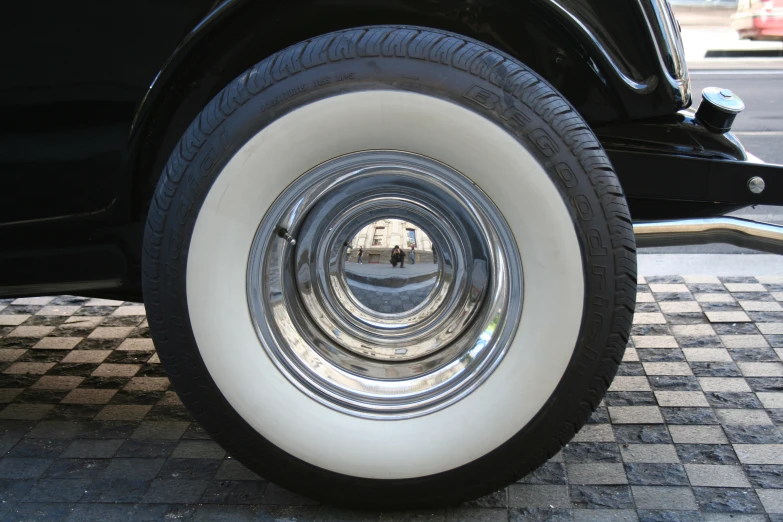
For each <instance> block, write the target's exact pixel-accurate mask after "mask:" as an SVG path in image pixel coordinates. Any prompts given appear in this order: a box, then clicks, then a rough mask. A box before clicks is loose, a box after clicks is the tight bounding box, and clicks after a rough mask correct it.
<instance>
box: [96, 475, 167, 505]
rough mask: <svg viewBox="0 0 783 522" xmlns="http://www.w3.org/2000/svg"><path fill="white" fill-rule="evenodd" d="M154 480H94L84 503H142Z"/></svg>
mask: <svg viewBox="0 0 783 522" xmlns="http://www.w3.org/2000/svg"><path fill="white" fill-rule="evenodd" d="M151 484H152V480H144V479H132V478H101V479H98V480H93V481H92V484H90V486H89V488H88V489H87V490H86V491H85V492H84V497H83V498H82V500H81V501H82V502H102V503H123V504H134V503H136V502H140V501H141V499H142V498H143V497H144V494H145V493H146V492H147V490H148V489H149V487H150V485H151Z"/></svg>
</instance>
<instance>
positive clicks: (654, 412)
mask: <svg viewBox="0 0 783 522" xmlns="http://www.w3.org/2000/svg"><path fill="white" fill-rule="evenodd" d="M661 364H663V363H661ZM609 416H610V417H611V419H612V422H614V423H615V424H663V417H662V416H661V411H660V410H659V409H658V407H657V406H610V407H609Z"/></svg>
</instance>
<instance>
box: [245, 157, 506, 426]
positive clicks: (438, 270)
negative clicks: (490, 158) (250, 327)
mask: <svg viewBox="0 0 783 522" xmlns="http://www.w3.org/2000/svg"><path fill="white" fill-rule="evenodd" d="M379 222H385V223H387V224H392V223H394V224H396V225H400V224H402V223H405V224H408V225H406V226H411V227H413V228H411V230H412V231H413V230H419V231H421V232H420V234H422V235H423V236H425V237H426V238H427V239H428V241H429V242H431V245H432V249H431V250H432V251H434V252H431V255H432V257H428V255H425V257H424V258H423V259H422V258H420V259H422V261H424V262H420V263H418V264H410V262H407V263H406V265H405V266H404V268H403V267H396V268H394V267H392V265H391V263H390V259H389V257H390V256H389V255H388V252H383V253H382V254H372V255H374V256H379V257H375V258H373V259H368V257H367V256H368V254H365V256H364V260H363V261H364V264H358V263H356V262H355V261H356V251H357V250H358V248H359V247H360V246H361V247H363V248H364V249H368V247H372V245H371V244H370V243H369V240H370V239H373V238H369V237H367V236H366V234H365V235H359V233H360V231H362V230H363V229H364V230H367V227H368V225H370V224H375V225H377V224H378V223H379ZM370 228H372V227H370ZM375 228H376V230H377V229H378V228H381V227H375ZM411 233H413V232H411ZM281 237H287V238H288V241H284V240H282V239H281ZM293 238H295V241H294V240H293ZM394 239H399V243H398V244H400V246H403V252H404V255H405V256H406V258H405V261H408V257H407V256H408V254H409V248H408V247H407V244H405V245H403V244H402V243H403V242H404V241H402V239H403V238H401V237H395V238H394ZM359 241H364V243H362V244H358V242H359ZM389 246H391V244H390V245H389ZM348 248H351V249H352V252H353V253H352V254H349V251H348ZM376 250H377V249H376ZM421 255H422V254H420V256H421ZM425 259H426V261H425ZM369 261H378V263H370V262H369ZM247 293H248V304H249V309H250V314H251V316H252V319H253V321H254V324H255V326H256V329H257V332H258V336H259V338H260V340H261V342H262V345H263V346H264V349H265V350H266V351H267V353H268V355H269V356H270V358H271V359H272V361H273V362H274V363H275V364H276V365H277V366H278V368H279V369H280V370H281V371H282V372H283V374H284V375H285V376H286V377H287V378H288V379H289V380H290V381H291V382H292V383H293V384H294V385H296V386H297V387H299V388H300V389H301V390H302V391H303V392H305V393H307V394H308V395H310V396H311V397H312V398H313V399H315V400H318V401H319V402H322V403H323V404H325V405H328V406H329V407H332V408H334V409H337V410H339V411H342V412H345V413H348V414H352V415H357V416H361V417H368V418H381V419H399V418H408V417H412V416H417V415H422V414H426V413H430V412H432V411H435V410H437V409H439V408H442V407H445V406H447V405H448V404H451V403H453V402H454V401H457V400H459V399H460V398H463V397H465V396H466V395H467V394H469V393H470V392H471V391H472V390H473V389H475V388H476V387H477V386H478V385H479V384H481V382H482V381H483V380H484V379H486V378H487V377H488V376H489V374H490V373H491V372H492V370H493V369H494V368H495V367H496V366H497V364H498V363H499V361H500V359H501V358H502V356H503V354H504V353H505V350H506V349H507V347H508V345H509V344H510V341H511V339H512V338H513V335H514V332H515V330H516V326H517V323H518V321H519V317H520V314H521V307H522V272H521V261H520V257H519V253H518V252H517V249H516V244H515V241H514V239H513V235H512V234H511V231H510V230H509V229H508V225H507V224H506V222H505V220H504V219H503V217H502V215H501V214H500V212H498V210H497V209H496V208H495V206H494V205H493V204H492V202H491V201H490V200H489V198H488V197H487V196H486V195H485V194H484V193H483V192H481V191H480V190H479V189H478V188H477V187H476V186H475V185H474V184H473V183H472V182H470V181H469V180H468V179H467V178H465V177H464V176H463V175H461V174H460V173H458V172H456V171H454V170H453V169H451V168H449V167H447V166H445V165H443V164H441V163H438V162H436V161H434V160H431V159H428V158H425V157H422V156H418V155H414V154H409V153H402V152H392V151H368V152H361V153H356V154H351V155H347V156H343V157H340V158H336V159H334V160H331V161H329V162H326V163H324V164H322V165H319V166H318V167H316V168H314V169H312V170H311V171H310V172H308V173H306V174H305V175H303V176H302V177H301V178H300V179H298V180H297V181H296V182H294V183H293V184H292V185H291V186H289V187H288V188H287V189H286V190H285V191H284V192H283V194H281V195H280V197H279V198H278V199H277V201H276V202H275V204H274V205H273V206H272V208H271V209H270V210H269V211H268V212H267V214H266V215H265V216H264V219H263V221H262V222H261V225H260V227H259V229H258V231H257V233H256V237H255V240H254V242H253V246H252V249H251V252H250V258H249V265H248V280H247Z"/></svg>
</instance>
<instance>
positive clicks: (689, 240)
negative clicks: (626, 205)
mask: <svg viewBox="0 0 783 522" xmlns="http://www.w3.org/2000/svg"><path fill="white" fill-rule="evenodd" d="M633 231H634V234H635V235H636V246H638V247H640V248H643V247H662V246H682V245H704V244H709V243H728V244H730V245H734V246H738V247H743V248H751V249H754V250H760V251H763V252H770V253H772V254H783V226H780V225H774V224H772V223H759V222H757V221H751V220H748V219H741V218H734V217H717V218H703V219H680V220H672V221H651V222H644V223H634V225H633Z"/></svg>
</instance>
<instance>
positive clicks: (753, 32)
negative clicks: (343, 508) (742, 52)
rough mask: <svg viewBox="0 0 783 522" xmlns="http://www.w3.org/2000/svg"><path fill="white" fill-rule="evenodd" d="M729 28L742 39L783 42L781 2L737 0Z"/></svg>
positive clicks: (772, 0)
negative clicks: (735, 10)
mask: <svg viewBox="0 0 783 522" xmlns="http://www.w3.org/2000/svg"><path fill="white" fill-rule="evenodd" d="M731 26H732V27H733V28H734V29H735V30H736V31H737V32H738V33H739V35H740V38H743V39H748V40H783V0H739V3H738V5H737V12H736V13H735V14H734V16H732V17H731Z"/></svg>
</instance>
